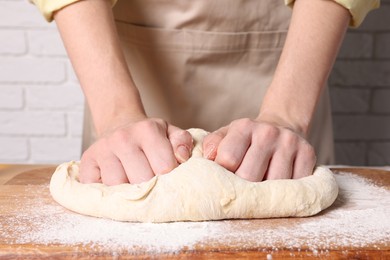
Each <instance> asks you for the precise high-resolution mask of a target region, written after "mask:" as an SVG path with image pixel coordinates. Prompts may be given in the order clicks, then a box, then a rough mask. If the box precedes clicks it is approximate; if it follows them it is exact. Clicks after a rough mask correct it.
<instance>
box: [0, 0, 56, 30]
mask: <svg viewBox="0 0 390 260" xmlns="http://www.w3.org/2000/svg"><path fill="white" fill-rule="evenodd" d="M0 17H1V19H0V26H2V27H24V28H27V27H28V28H30V27H40V28H48V27H51V28H54V27H55V25H54V23H51V24H49V23H48V22H46V20H45V19H44V18H43V16H42V15H41V14H40V12H39V11H38V8H37V7H36V6H35V5H33V4H30V3H29V2H28V1H0Z"/></svg>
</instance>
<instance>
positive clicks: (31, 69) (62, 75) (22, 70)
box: [0, 57, 66, 83]
mask: <svg viewBox="0 0 390 260" xmlns="http://www.w3.org/2000/svg"><path fill="white" fill-rule="evenodd" d="M65 79H66V70H65V63H64V62H63V61H62V60H58V59H48V58H26V57H20V58H9V57H8V58H2V59H0V82H6V83H10V82H50V83H60V82H62V81H64V80H65Z"/></svg>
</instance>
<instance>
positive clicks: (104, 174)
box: [54, 0, 192, 184]
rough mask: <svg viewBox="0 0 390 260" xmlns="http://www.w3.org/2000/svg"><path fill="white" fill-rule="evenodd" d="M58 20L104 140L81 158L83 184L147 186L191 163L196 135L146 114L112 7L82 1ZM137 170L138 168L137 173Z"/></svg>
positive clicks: (96, 0) (63, 11) (104, 1)
mask: <svg viewBox="0 0 390 260" xmlns="http://www.w3.org/2000/svg"><path fill="white" fill-rule="evenodd" d="M54 19H55V21H56V23H57V26H58V28H59V31H60V33H61V37H62V39H63V42H64V44H65V47H66V49H67V52H68V55H69V57H70V59H71V62H72V65H73V67H74V69H75V71H76V74H77V77H78V79H79V81H80V84H81V86H82V88H83V91H84V94H85V96H86V98H87V102H88V105H89V107H90V110H91V113H92V117H93V121H94V124H95V128H96V131H97V134H98V137H99V139H98V141H97V142H96V143H95V144H93V145H92V146H91V147H90V148H89V149H88V150H87V151H86V152H85V153H84V154H83V156H82V158H81V176H80V178H81V180H82V181H83V182H96V181H103V182H104V183H106V184H118V183H123V182H128V181H131V182H141V181H145V180H147V179H149V178H151V177H153V176H154V174H162V173H166V172H168V171H170V170H171V169H173V168H174V167H176V166H177V161H183V160H185V159H187V158H188V157H189V152H188V150H189V149H190V146H191V145H192V144H191V141H192V139H191V137H190V135H189V134H188V133H187V134H186V132H185V131H184V130H181V129H178V128H176V127H174V126H171V125H169V124H167V123H166V122H164V121H163V120H156V119H148V118H147V116H146V114H145V111H144V108H143V105H142V103H141V99H140V96H139V93H138V90H137V88H136V86H135V84H134V82H133V80H132V77H131V74H130V72H129V71H128V68H127V65H126V61H125V58H124V55H123V53H122V50H121V48H120V44H119V39H118V35H117V32H116V28H115V24H114V19H113V15H112V11H111V6H110V3H109V2H108V1H107V0H84V1H79V2H76V3H73V4H71V5H68V6H66V7H65V8H63V9H60V10H59V11H58V12H56V13H55V15H54ZM184 132H185V133H184ZM146 134H147V135H148V138H145V135H146ZM179 146H181V147H185V148H187V151H184V153H183V149H178V148H179ZM175 154H176V157H177V158H176V157H175ZM176 159H177V160H176ZM133 169H137V170H138V171H137V172H136V175H134V174H135V173H134V172H135V171H134V170H133Z"/></svg>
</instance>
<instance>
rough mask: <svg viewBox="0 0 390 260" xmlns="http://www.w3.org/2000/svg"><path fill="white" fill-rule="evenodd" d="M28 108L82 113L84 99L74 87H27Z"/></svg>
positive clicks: (78, 89)
mask: <svg viewBox="0 0 390 260" xmlns="http://www.w3.org/2000/svg"><path fill="white" fill-rule="evenodd" d="M26 106H27V107H28V108H33V109H37V108H38V109H66V110H79V111H81V110H82V109H83V106H84V97H83V93H82V91H81V89H80V88H79V87H78V86H74V85H52V86H50V85H44V86H39V85H35V86H32V85H30V86H28V87H26Z"/></svg>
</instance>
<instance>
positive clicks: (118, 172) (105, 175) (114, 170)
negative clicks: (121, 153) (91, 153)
mask: <svg viewBox="0 0 390 260" xmlns="http://www.w3.org/2000/svg"><path fill="white" fill-rule="evenodd" d="M98 163H99V168H100V175H101V179H102V182H103V183H104V184H106V185H109V186H112V185H118V184H122V183H128V182H129V179H128V178H127V175H126V172H125V169H123V166H122V163H121V162H120V160H119V159H118V157H116V156H115V155H114V154H110V155H108V156H107V157H106V158H104V159H100V160H99V162H98Z"/></svg>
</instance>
